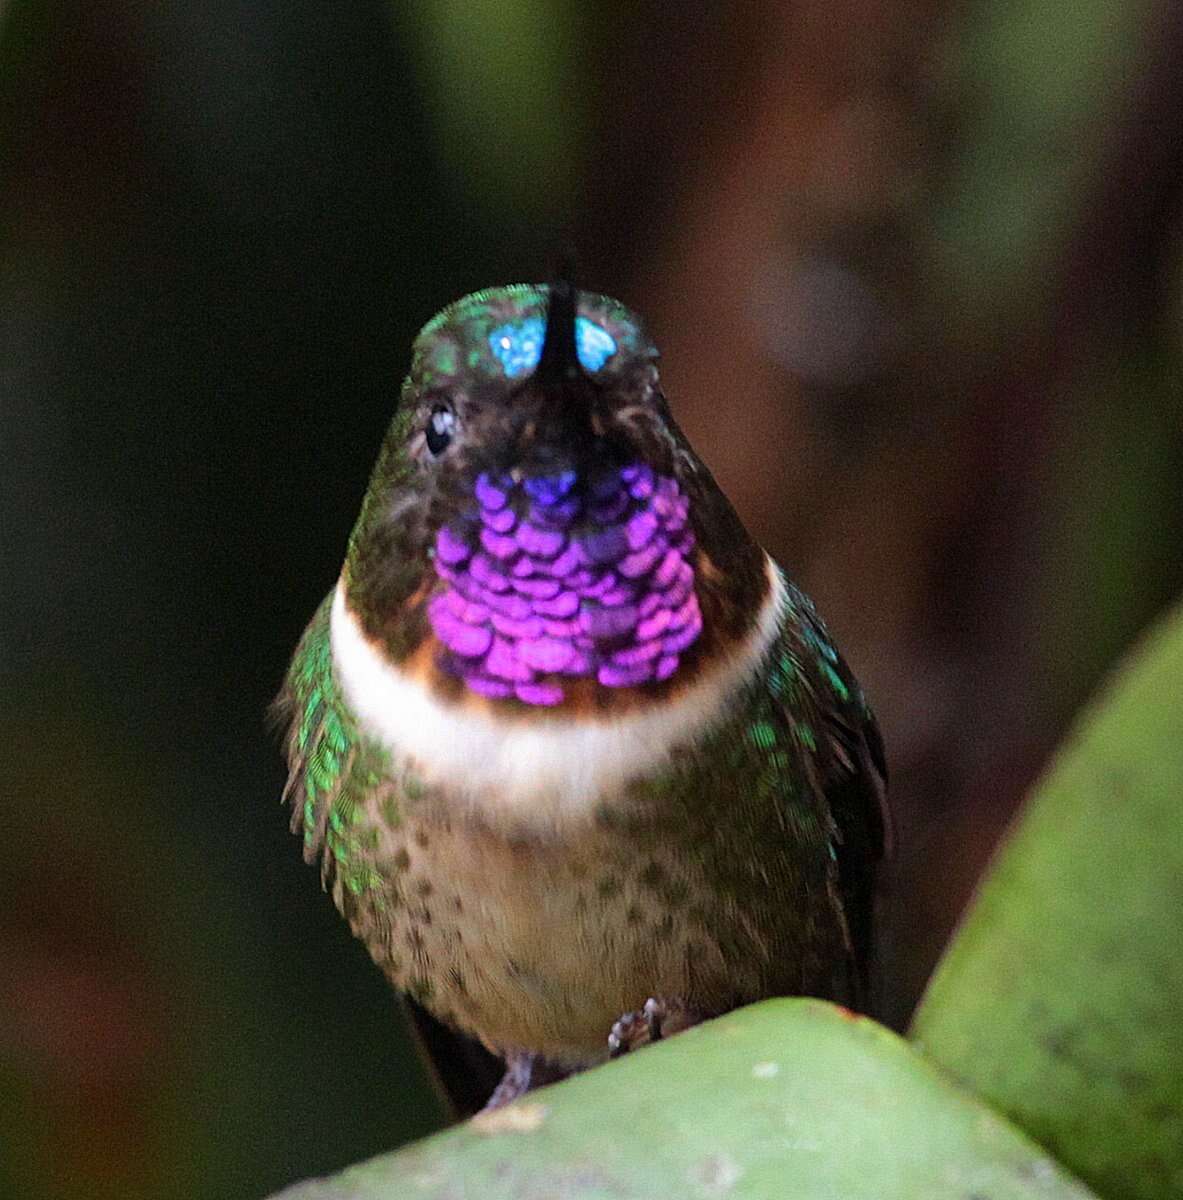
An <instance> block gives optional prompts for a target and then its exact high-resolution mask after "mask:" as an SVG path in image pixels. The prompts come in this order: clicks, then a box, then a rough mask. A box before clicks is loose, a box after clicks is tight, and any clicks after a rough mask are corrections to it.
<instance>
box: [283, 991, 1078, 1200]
mask: <svg viewBox="0 0 1183 1200" xmlns="http://www.w3.org/2000/svg"><path fill="white" fill-rule="evenodd" d="M1088 1194H1089V1193H1087V1192H1086V1191H1085V1190H1084V1189H1083V1188H1082V1187H1081V1186H1080V1185H1079V1184H1077V1183H1075V1182H1074V1181H1072V1180H1071V1179H1069V1178H1068V1176H1066V1175H1065V1174H1064V1173H1063V1172H1062V1171H1061V1169H1060V1168H1058V1167H1057V1166H1056V1165H1055V1164H1054V1163H1053V1162H1052V1161H1051V1160H1050V1159H1049V1158H1047V1157H1046V1156H1044V1155H1043V1154H1041V1152H1040V1151H1039V1150H1038V1149H1036V1148H1035V1147H1034V1146H1033V1145H1032V1144H1031V1143H1030V1142H1029V1141H1028V1140H1027V1139H1026V1138H1025V1137H1024V1136H1023V1135H1022V1134H1020V1133H1018V1132H1017V1131H1015V1130H1014V1129H1013V1128H1011V1127H1010V1126H1009V1125H1007V1124H1006V1122H1005V1121H1003V1120H1002V1119H1001V1118H999V1117H997V1116H995V1115H994V1114H993V1113H991V1112H990V1111H989V1110H988V1109H986V1108H985V1107H984V1106H982V1105H981V1104H979V1103H978V1102H977V1101H975V1100H974V1099H973V1098H972V1097H970V1096H969V1095H968V1094H966V1093H965V1092H963V1091H961V1090H959V1089H958V1088H957V1087H956V1086H955V1085H953V1084H952V1083H950V1082H949V1081H948V1080H947V1079H946V1078H945V1077H944V1076H943V1075H942V1074H941V1073H940V1072H939V1071H938V1070H937V1069H935V1068H934V1067H932V1066H931V1065H930V1064H929V1063H927V1062H925V1061H924V1059H923V1058H921V1057H920V1056H919V1055H917V1054H916V1053H915V1052H914V1051H913V1050H912V1049H911V1048H910V1047H908V1045H907V1044H906V1043H904V1042H902V1041H901V1040H900V1039H899V1038H897V1037H896V1036H895V1035H894V1034H892V1033H889V1032H888V1031H887V1030H886V1029H883V1028H882V1027H881V1026H879V1025H876V1024H874V1023H873V1022H872V1021H869V1020H866V1019H863V1018H855V1017H853V1016H851V1015H850V1014H847V1013H846V1012H845V1011H844V1010H842V1009H837V1008H835V1007H833V1006H831V1005H828V1004H823V1003H822V1002H820V1001H816V1000H772V1001H768V1002H767V1003H764V1004H760V1005H756V1006H754V1007H751V1008H746V1009H743V1010H741V1011H739V1012H735V1013H731V1014H730V1015H729V1016H726V1017H722V1018H720V1019H719V1020H717V1021H712V1022H709V1023H707V1024H706V1025H703V1026H700V1027H698V1028H695V1029H691V1030H688V1031H687V1032H685V1033H682V1034H679V1035H678V1036H677V1037H674V1038H671V1039H670V1040H669V1041H666V1042H660V1043H658V1044H657V1045H654V1046H651V1047H649V1048H647V1049H645V1050H641V1051H639V1052H637V1053H635V1054H633V1055H630V1056H629V1057H627V1058H625V1059H623V1060H621V1061H620V1062H616V1063H611V1064H608V1065H606V1066H603V1067H598V1068H596V1069H594V1070H592V1071H588V1072H586V1073H585V1074H583V1075H579V1076H576V1077H575V1078H574V1079H571V1080H569V1081H568V1082H566V1083H562V1084H558V1085H557V1086H555V1087H552V1088H546V1089H543V1090H541V1091H539V1092H536V1093H531V1094H530V1095H529V1096H527V1097H525V1098H524V1099H522V1100H519V1101H518V1102H517V1103H516V1104H513V1105H510V1106H509V1107H508V1108H506V1109H502V1110H500V1111H499V1112H497V1113H493V1114H487V1115H483V1116H481V1117H478V1118H476V1119H475V1120H474V1121H470V1122H469V1123H468V1124H466V1125H463V1126H459V1127H458V1128H455V1129H451V1130H448V1131H447V1132H445V1133H441V1134H437V1135H436V1136H434V1137H431V1138H428V1139H427V1140H426V1141H423V1142H419V1143H418V1144H416V1145H414V1146H411V1147H409V1148H407V1149H405V1150H402V1151H399V1152H398V1153H396V1154H391V1155H388V1156H386V1157H383V1158H378V1159H375V1160H373V1161H372V1162H369V1163H365V1164H362V1165H361V1166H358V1167H353V1168H351V1169H350V1170H348V1171H346V1172H344V1173H343V1174H342V1175H340V1176H337V1177H336V1178H335V1179H331V1180H326V1181H322V1182H313V1183H307V1184H303V1185H301V1186H299V1187H296V1188H293V1189H290V1190H288V1191H287V1192H285V1193H284V1194H283V1195H284V1200H344V1198H345V1197H351V1198H353V1200H379V1198H381V1200H416V1198H418V1200H422V1198H424V1197H434V1198H436V1200H444V1198H445V1197H446V1198H448V1200H465V1198H467V1197H480V1200H498V1198H508V1197H537V1198H539V1200H541V1198H543V1197H564V1198H576V1197H579V1198H585V1200H593V1198H595V1200H599V1198H603V1200H608V1198H609V1197H611V1198H612V1200H627V1198H629V1197H636V1198H637V1200H662V1198H663V1197H670V1198H674V1197H676V1198H677V1200H695V1198H697V1197H703V1198H706V1197H724V1196H729V1197H769V1198H774V1197H775V1198H777V1200H779V1198H780V1197H786V1196H791V1197H793V1198H794V1200H809V1198H810V1197H827V1198H834V1197H841V1198H842V1200H859V1198H860V1197H866V1198H867V1200H893V1198H894V1197H899V1198H900V1200H925V1197H933V1198H937V1197H939V1198H940V1200H947V1198H949V1197H963V1198H969V1197H978V1198H979V1200H984V1198H985V1197H989V1198H990V1200H1007V1198H1008V1197H1015V1198H1018V1197H1044V1198H1050V1197H1063V1198H1068V1197H1075V1198H1077V1200H1081V1198H1084V1197H1087V1196H1088Z"/></svg>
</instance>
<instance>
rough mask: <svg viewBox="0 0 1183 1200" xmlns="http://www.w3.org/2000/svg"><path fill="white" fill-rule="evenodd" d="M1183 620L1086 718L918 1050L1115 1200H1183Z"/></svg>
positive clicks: (923, 1012)
mask: <svg viewBox="0 0 1183 1200" xmlns="http://www.w3.org/2000/svg"><path fill="white" fill-rule="evenodd" d="M1181 702H1183V610H1180V611H1177V612H1176V613H1175V615H1174V616H1173V618H1172V619H1171V620H1169V621H1167V622H1166V623H1165V624H1163V625H1162V626H1161V627H1160V628H1159V629H1158V630H1157V631H1156V632H1155V633H1154V634H1153V635H1152V636H1151V637H1150V638H1149V639H1148V640H1147V642H1146V644H1145V645H1144V647H1143V648H1142V650H1141V652H1140V653H1139V654H1138V655H1137V656H1136V657H1135V658H1134V660H1133V661H1132V662H1131V663H1130V664H1129V666H1128V667H1127V668H1126V670H1125V671H1123V672H1122V673H1121V674H1120V675H1119V677H1118V679H1117V681H1116V683H1115V684H1114V685H1113V686H1112V688H1111V689H1110V690H1109V691H1108V692H1107V694H1105V695H1104V696H1103V698H1102V700H1101V702H1100V703H1099V704H1098V705H1096V706H1095V707H1094V708H1093V709H1092V710H1091V711H1090V712H1088V713H1086V715H1085V716H1084V717H1083V718H1082V719H1081V721H1080V722H1079V724H1078V728H1077V730H1076V732H1075V734H1074V736H1073V737H1071V738H1070V739H1069V741H1068V743H1067V745H1066V746H1065V747H1064V749H1063V750H1062V751H1061V753H1060V755H1059V756H1058V758H1057V759H1056V761H1055V762H1054V763H1053V765H1052V768H1051V770H1050V772H1049V774H1048V776H1047V778H1046V779H1045V780H1044V781H1043V783H1042V784H1041V785H1040V786H1039V787H1038V788H1037V790H1036V793H1035V796H1034V799H1033V800H1032V801H1031V802H1030V804H1029V805H1028V807H1027V809H1026V810H1025V812H1024V814H1023V816H1022V819H1021V821H1020V823H1019V825H1018V827H1017V828H1016V829H1015V831H1014V833H1013V835H1012V836H1011V838H1010V839H1009V841H1008V843H1007V844H1006V846H1005V847H1004V849H1003V851H1002V853H1001V855H1000V856H999V858H998V861H997V862H996V864H995V866H994V867H993V869H992V871H991V872H990V874H989V876H988V878H987V881H986V883H985V885H984V886H983V887H982V889H981V893H980V896H979V898H978V900H977V902H976V904H975V905H974V906H973V908H972V909H971V911H970V914H969V917H968V919H967V920H966V922H965V925H964V928H963V929H962V930H961V932H960V933H959V935H958V936H957V938H956V939H955V941H954V943H953V946H952V948H951V949H950V951H949V952H948V954H947V955H946V957H945V959H944V961H943V963H942V964H941V966H940V968H939V969H938V972H937V974H936V976H935V977H934V979H933V981H932V983H931V985H930V986H929V990H928V994H927V996H926V997H925V999H924V1002H923V1003H922V1005H921V1008H920V1010H919V1012H918V1013H917V1016H916V1020H915V1023H914V1026H913V1031H912V1036H913V1038H914V1039H915V1041H916V1043H917V1044H918V1045H919V1046H920V1047H921V1048H922V1049H923V1051H924V1052H925V1053H927V1054H928V1055H930V1056H931V1057H932V1058H933V1059H935V1060H936V1061H937V1062H939V1063H941V1064H943V1065H945V1066H947V1067H949V1068H950V1069H951V1070H952V1071H954V1072H955V1073H956V1074H957V1075H958V1076H959V1077H960V1078H962V1079H963V1080H964V1081H965V1082H966V1083H967V1084H969V1086H971V1087H972V1088H973V1089H974V1091H975V1092H977V1094H978V1095H980V1096H982V1097H983V1098H984V1099H985V1100H987V1101H988V1102H990V1103H992V1104H994V1105H995V1106H996V1107H997V1108H999V1109H1000V1110H1001V1111H1002V1112H1005V1113H1007V1114H1009V1115H1010V1116H1011V1117H1012V1119H1013V1120H1014V1121H1015V1122H1016V1123H1017V1124H1018V1125H1020V1126H1021V1127H1022V1128H1024V1129H1025V1130H1027V1131H1028V1132H1029V1133H1030V1134H1031V1135H1032V1136H1033V1137H1035V1138H1037V1139H1038V1140H1039V1141H1040V1142H1042V1143H1043V1145H1044V1146H1046V1147H1047V1148H1048V1149H1049V1150H1050V1151H1051V1152H1052V1153H1053V1154H1055V1155H1056V1156H1057V1157H1058V1158H1059V1159H1060V1160H1061V1161H1062V1162H1063V1163H1065V1164H1066V1165H1067V1166H1068V1167H1069V1168H1070V1169H1071V1170H1073V1171H1075V1172H1076V1173H1077V1174H1078V1175H1079V1176H1080V1177H1081V1178H1082V1179H1085V1180H1086V1181H1088V1182H1089V1183H1090V1184H1091V1186H1093V1187H1094V1188H1096V1189H1097V1191H1098V1192H1100V1193H1101V1194H1102V1195H1105V1196H1108V1197H1162V1196H1167V1195H1180V1194H1183V703H1181Z"/></svg>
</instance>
